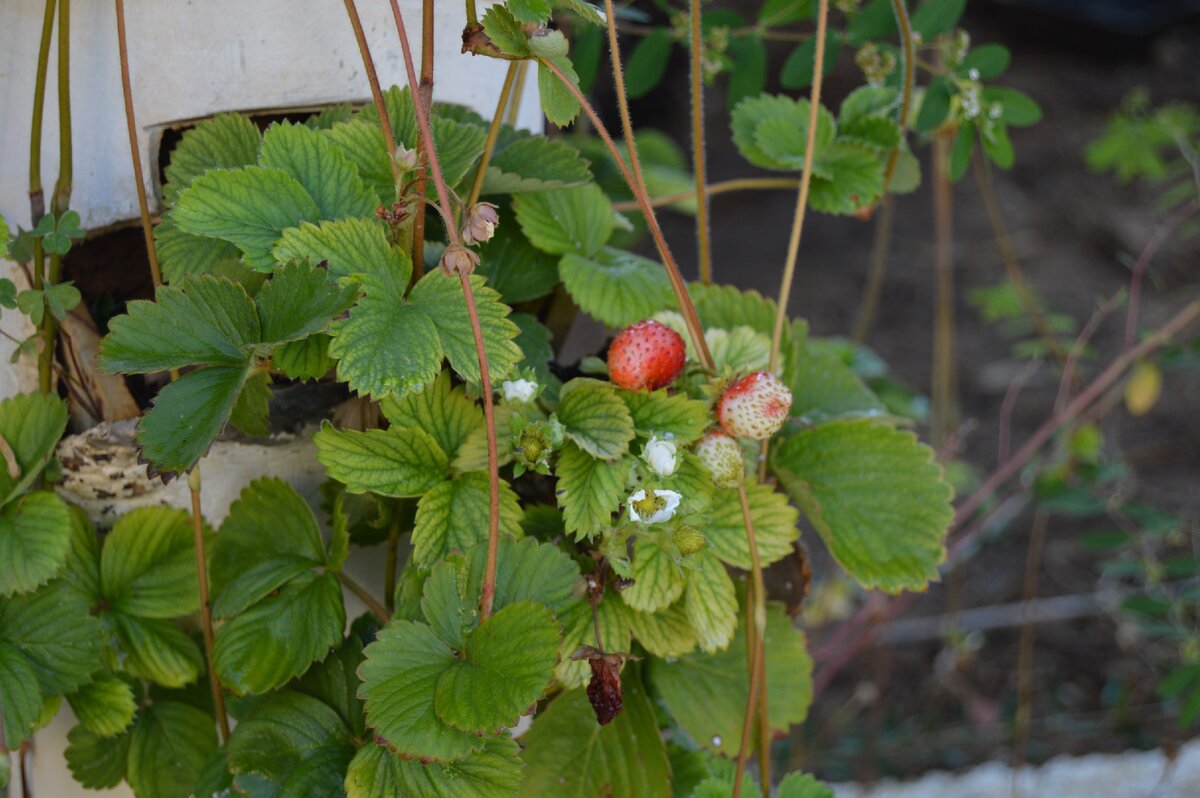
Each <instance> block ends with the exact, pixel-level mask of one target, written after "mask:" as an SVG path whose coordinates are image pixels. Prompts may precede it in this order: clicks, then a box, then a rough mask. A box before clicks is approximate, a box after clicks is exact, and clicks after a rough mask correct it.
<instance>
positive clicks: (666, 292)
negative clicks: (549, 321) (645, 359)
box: [558, 247, 675, 327]
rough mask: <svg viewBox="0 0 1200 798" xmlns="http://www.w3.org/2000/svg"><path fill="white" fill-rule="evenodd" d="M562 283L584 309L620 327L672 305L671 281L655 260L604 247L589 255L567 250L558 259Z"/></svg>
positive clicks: (605, 321) (673, 303) (598, 318)
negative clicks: (566, 252) (560, 258)
mask: <svg viewBox="0 0 1200 798" xmlns="http://www.w3.org/2000/svg"><path fill="white" fill-rule="evenodd" d="M558 272H559V274H560V275H561V276H562V281H563V286H564V287H566V289H567V292H568V293H569V294H570V295H571V298H572V299H574V300H575V303H576V304H577V305H579V307H580V309H582V310H583V311H584V312H585V313H587V314H589V315H591V316H592V317H594V318H596V319H597V320H599V321H601V322H603V323H605V324H607V325H609V326H610V327H623V326H625V325H628V324H633V323H634V322H637V321H641V320H642V319H647V318H649V317H650V316H653V315H654V314H655V313H656V312H658V311H660V310H662V309H663V308H671V307H674V306H675V297H674V294H673V293H672V292H671V283H670V280H669V279H668V278H667V273H666V271H665V270H664V269H663V267H662V266H661V265H660V264H658V263H656V262H655V261H652V260H648V259H647V258H643V257H642V256H640V255H634V254H633V253H632V252H626V251H624V250H621V249H614V248H612V247H604V248H602V249H600V250H599V251H597V252H595V253H594V254H593V255H591V256H586V255H581V254H577V253H568V254H566V255H564V256H563V259H562V260H561V261H559V264H558Z"/></svg>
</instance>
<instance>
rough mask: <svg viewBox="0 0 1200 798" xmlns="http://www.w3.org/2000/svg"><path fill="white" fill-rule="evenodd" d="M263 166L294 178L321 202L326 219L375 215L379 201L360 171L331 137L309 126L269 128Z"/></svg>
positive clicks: (288, 124)
mask: <svg viewBox="0 0 1200 798" xmlns="http://www.w3.org/2000/svg"><path fill="white" fill-rule="evenodd" d="M259 163H260V164H261V165H262V166H266V167H272V168H275V169H279V170H280V171H282V172H284V173H286V174H288V175H289V176H291V177H292V178H294V179H295V180H296V182H298V183H299V184H300V185H301V186H303V187H304V190H305V191H307V192H308V194H309V196H310V197H312V198H313V201H314V202H316V203H317V208H318V209H319V210H320V212H321V216H320V218H322V219H341V218H343V217H347V216H349V217H363V216H369V215H371V214H372V213H374V212H375V206H376V204H377V203H376V202H375V198H374V197H373V196H372V195H371V193H370V192H369V191H368V190H367V188H366V187H365V186H364V185H363V182H362V180H360V179H359V177H358V170H357V169H355V168H354V165H353V164H352V163H351V162H350V161H349V160H347V158H346V156H345V155H343V154H342V152H341V150H339V149H338V147H337V145H335V144H334V143H333V142H332V141H330V139H329V137H327V136H325V135H324V134H322V133H321V132H319V131H316V130H313V129H311V128H309V127H307V126H306V125H296V124H292V123H291V122H286V121H285V122H276V123H275V124H273V125H271V126H270V127H268V128H267V129H266V132H264V133H263V139H262V150H261V152H260V154H259Z"/></svg>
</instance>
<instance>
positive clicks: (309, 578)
mask: <svg viewBox="0 0 1200 798" xmlns="http://www.w3.org/2000/svg"><path fill="white" fill-rule="evenodd" d="M345 626H346V611H345V608H344V607H343V605H342V588H341V585H340V584H338V580H337V577H335V576H334V575H333V574H332V573H326V574H322V575H321V576H317V575H315V574H312V573H308V574H304V575H301V576H298V577H295V578H293V579H291V580H290V581H289V582H287V583H286V584H285V585H284V586H283V587H282V588H280V589H279V591H278V592H276V593H273V594H272V595H270V596H268V597H266V598H264V599H263V600H262V601H259V602H258V603H257V604H255V605H254V606H252V607H250V608H249V609H248V610H246V611H244V612H242V613H240V614H238V615H237V616H235V617H234V618H233V619H232V620H229V621H226V622H225V623H224V624H223V625H222V626H221V628H220V629H218V630H217V634H216V638H215V640H214V641H213V669H214V670H215V671H216V672H217V675H218V676H219V677H220V679H221V683H222V684H223V685H225V686H226V687H228V688H229V689H230V690H232V691H233V692H234V693H236V694H238V695H245V694H247V693H265V692H267V691H269V690H273V689H275V688H276V687H279V686H281V685H283V684H284V683H285V682H287V681H288V680H289V679H293V678H295V677H297V676H299V675H300V674H302V673H304V672H305V671H306V670H308V668H309V666H310V665H312V664H313V662H315V661H317V660H319V659H322V658H324V657H325V655H326V654H327V653H328V652H329V650H330V649H331V648H333V647H334V646H336V645H337V644H338V643H339V642H341V639H342V630H343V629H344V628H345Z"/></svg>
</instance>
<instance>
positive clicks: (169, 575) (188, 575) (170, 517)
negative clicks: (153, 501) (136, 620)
mask: <svg viewBox="0 0 1200 798" xmlns="http://www.w3.org/2000/svg"><path fill="white" fill-rule="evenodd" d="M100 583H101V593H102V595H103V602H104V605H105V606H106V607H107V608H108V609H110V610H111V611H113V612H119V613H124V614H128V615H137V616H140V617H142V618H174V617H178V616H181V615H188V614H190V613H192V612H195V611H196V610H198V609H199V608H200V598H199V596H198V594H197V592H196V552H195V547H194V545H193V532H192V519H191V516H190V515H189V514H188V513H187V512H185V511H183V510H176V509H172V508H167V507H140V508H138V509H135V510H132V511H130V512H129V513H128V514H126V515H124V516H122V517H121V518H120V519H119V520H118V521H117V523H116V525H115V526H114V527H113V529H112V532H110V533H109V534H108V537H107V538H105V540H104V549H103V551H102V552H101V554H100Z"/></svg>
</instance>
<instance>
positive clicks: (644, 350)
mask: <svg viewBox="0 0 1200 798" xmlns="http://www.w3.org/2000/svg"><path fill="white" fill-rule="evenodd" d="M686 359H687V347H686V346H685V345H684V343H683V339H682V338H680V337H679V333H677V332H675V331H674V330H672V329H671V328H670V327H666V326H664V325H662V324H659V323H658V322H656V321H639V322H638V323H637V324H634V325H631V326H629V327H626V328H625V329H624V330H621V332H619V333H617V337H616V338H615V339H613V342H612V346H610V347H609V348H608V375H609V377H610V378H611V379H612V381H613V382H614V383H616V384H617V385H619V386H621V387H622V388H627V389H629V390H631V391H641V390H650V391H653V390H657V389H659V388H662V387H664V386H666V385H670V384H671V383H672V382H674V381H675V378H676V377H678V376H679V374H680V372H682V371H683V364H684V361H685V360H686Z"/></svg>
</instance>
